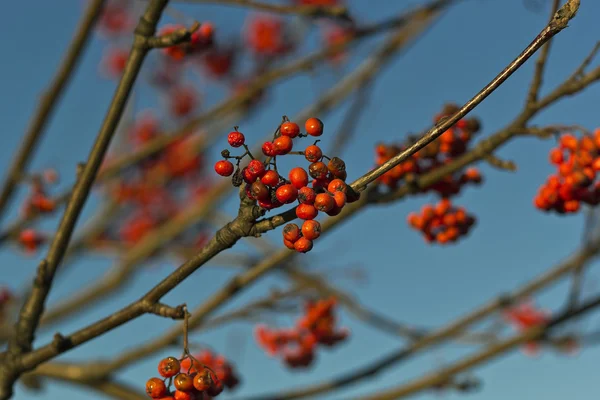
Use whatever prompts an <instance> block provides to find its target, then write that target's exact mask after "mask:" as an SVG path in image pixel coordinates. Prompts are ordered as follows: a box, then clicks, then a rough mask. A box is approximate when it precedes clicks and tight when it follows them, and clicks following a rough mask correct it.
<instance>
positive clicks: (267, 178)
mask: <svg viewBox="0 0 600 400" xmlns="http://www.w3.org/2000/svg"><path fill="white" fill-rule="evenodd" d="M260 181H261V182H262V183H264V184H265V185H268V186H271V187H274V186H276V185H277V184H278V183H279V174H278V173H277V172H275V171H273V170H269V171H267V172H265V174H264V175H263V176H262V178H260Z"/></svg>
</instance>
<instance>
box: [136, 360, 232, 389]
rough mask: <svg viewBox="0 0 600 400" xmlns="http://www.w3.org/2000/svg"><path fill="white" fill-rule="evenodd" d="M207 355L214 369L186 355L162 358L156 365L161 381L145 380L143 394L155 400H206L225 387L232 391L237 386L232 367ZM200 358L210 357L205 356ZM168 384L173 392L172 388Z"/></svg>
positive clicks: (156, 379)
mask: <svg viewBox="0 0 600 400" xmlns="http://www.w3.org/2000/svg"><path fill="white" fill-rule="evenodd" d="M208 354H209V355H210V361H211V364H212V366H213V367H214V369H213V368H212V367H211V366H209V365H207V364H204V363H202V362H200V361H199V360H197V359H196V358H195V357H193V356H192V355H189V354H188V355H186V356H184V358H183V359H181V360H178V359H177V358H175V357H167V358H164V359H162V360H161V361H160V362H159V363H158V373H159V374H160V376H162V378H157V377H154V378H150V379H148V381H147V382H146V393H147V394H148V396H150V397H151V398H153V399H157V400H206V399H207V398H212V397H216V396H218V395H219V394H221V392H222V391H223V388H225V387H228V388H233V387H234V386H235V385H237V384H238V382H239V381H238V379H237V378H236V377H235V375H234V374H233V369H232V367H231V365H229V363H227V361H226V360H225V359H224V358H223V357H213V355H212V354H210V353H208ZM203 357H204V358H206V359H208V358H209V357H208V356H207V355H204V356H203ZM182 370H187V372H182ZM219 375H220V376H221V377H222V378H224V379H221V378H220V377H219ZM171 384H173V386H174V388H175V389H174V390H172V389H171ZM205 395H206V396H210V397H206V396H205Z"/></svg>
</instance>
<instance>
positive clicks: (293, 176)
mask: <svg viewBox="0 0 600 400" xmlns="http://www.w3.org/2000/svg"><path fill="white" fill-rule="evenodd" d="M288 178H289V180H290V182H291V183H292V185H294V186H295V187H296V189H300V188H302V187H304V186H306V185H308V174H307V173H306V171H305V170H304V168H300V167H296V168H292V169H291V170H290V173H289V175H288Z"/></svg>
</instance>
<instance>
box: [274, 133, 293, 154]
mask: <svg viewBox="0 0 600 400" xmlns="http://www.w3.org/2000/svg"><path fill="white" fill-rule="evenodd" d="M273 145H274V147H275V153H276V154H277V155H279V156H282V155H285V154H287V153H289V152H290V151H292V148H293V146H294V143H293V142H292V139H291V138H289V137H288V136H279V137H278V138H277V139H275V140H274V141H273Z"/></svg>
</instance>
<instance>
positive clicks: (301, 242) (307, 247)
mask: <svg viewBox="0 0 600 400" xmlns="http://www.w3.org/2000/svg"><path fill="white" fill-rule="evenodd" d="M312 248H313V242H312V240H309V239H307V238H304V237H302V238H300V239H298V240H297V241H296V242H295V243H294V249H296V251H297V252H298V253H308V252H309V251H311V250H312Z"/></svg>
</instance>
